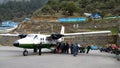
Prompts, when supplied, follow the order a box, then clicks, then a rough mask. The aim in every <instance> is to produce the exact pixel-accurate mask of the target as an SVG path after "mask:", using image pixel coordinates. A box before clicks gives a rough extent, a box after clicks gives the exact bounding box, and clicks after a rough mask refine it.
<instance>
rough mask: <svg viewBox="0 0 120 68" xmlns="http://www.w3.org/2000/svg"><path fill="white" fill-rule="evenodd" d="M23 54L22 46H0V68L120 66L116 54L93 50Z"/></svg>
mask: <svg viewBox="0 0 120 68" xmlns="http://www.w3.org/2000/svg"><path fill="white" fill-rule="evenodd" d="M28 51H29V55H28V56H23V55H22V52H23V49H22V48H16V47H9V46H0V68H120V61H117V60H116V58H115V55H114V54H110V53H105V52H102V53H101V52H99V50H91V51H90V52H89V53H88V54H85V53H79V54H78V55H77V56H76V57H74V56H73V55H71V54H53V53H50V50H47V49H42V55H41V56H39V55H38V53H33V50H28Z"/></svg>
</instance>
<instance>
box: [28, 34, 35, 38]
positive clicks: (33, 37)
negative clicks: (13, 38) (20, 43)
mask: <svg viewBox="0 0 120 68" xmlns="http://www.w3.org/2000/svg"><path fill="white" fill-rule="evenodd" d="M27 37H32V38H34V37H35V35H31V34H29V35H27Z"/></svg>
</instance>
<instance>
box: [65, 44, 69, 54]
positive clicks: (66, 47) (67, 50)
mask: <svg viewBox="0 0 120 68" xmlns="http://www.w3.org/2000/svg"><path fill="white" fill-rule="evenodd" d="M65 53H67V54H68V53H69V44H68V43H67V42H66V43H65Z"/></svg>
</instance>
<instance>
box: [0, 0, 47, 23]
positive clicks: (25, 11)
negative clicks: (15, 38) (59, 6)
mask: <svg viewBox="0 0 120 68" xmlns="http://www.w3.org/2000/svg"><path fill="white" fill-rule="evenodd" d="M48 1H49V0H0V3H1V4H0V22H1V21H4V20H12V19H16V18H21V17H29V16H31V15H32V13H33V12H34V11H35V10H37V9H38V8H41V7H42V6H43V5H44V4H46V3H47V2H48ZM2 3H4V4H2Z"/></svg>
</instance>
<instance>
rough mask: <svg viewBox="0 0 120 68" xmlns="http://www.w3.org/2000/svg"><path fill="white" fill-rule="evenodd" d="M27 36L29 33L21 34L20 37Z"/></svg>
mask: <svg viewBox="0 0 120 68" xmlns="http://www.w3.org/2000/svg"><path fill="white" fill-rule="evenodd" d="M26 36H27V34H20V35H19V37H20V38H25V37H26Z"/></svg>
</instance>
